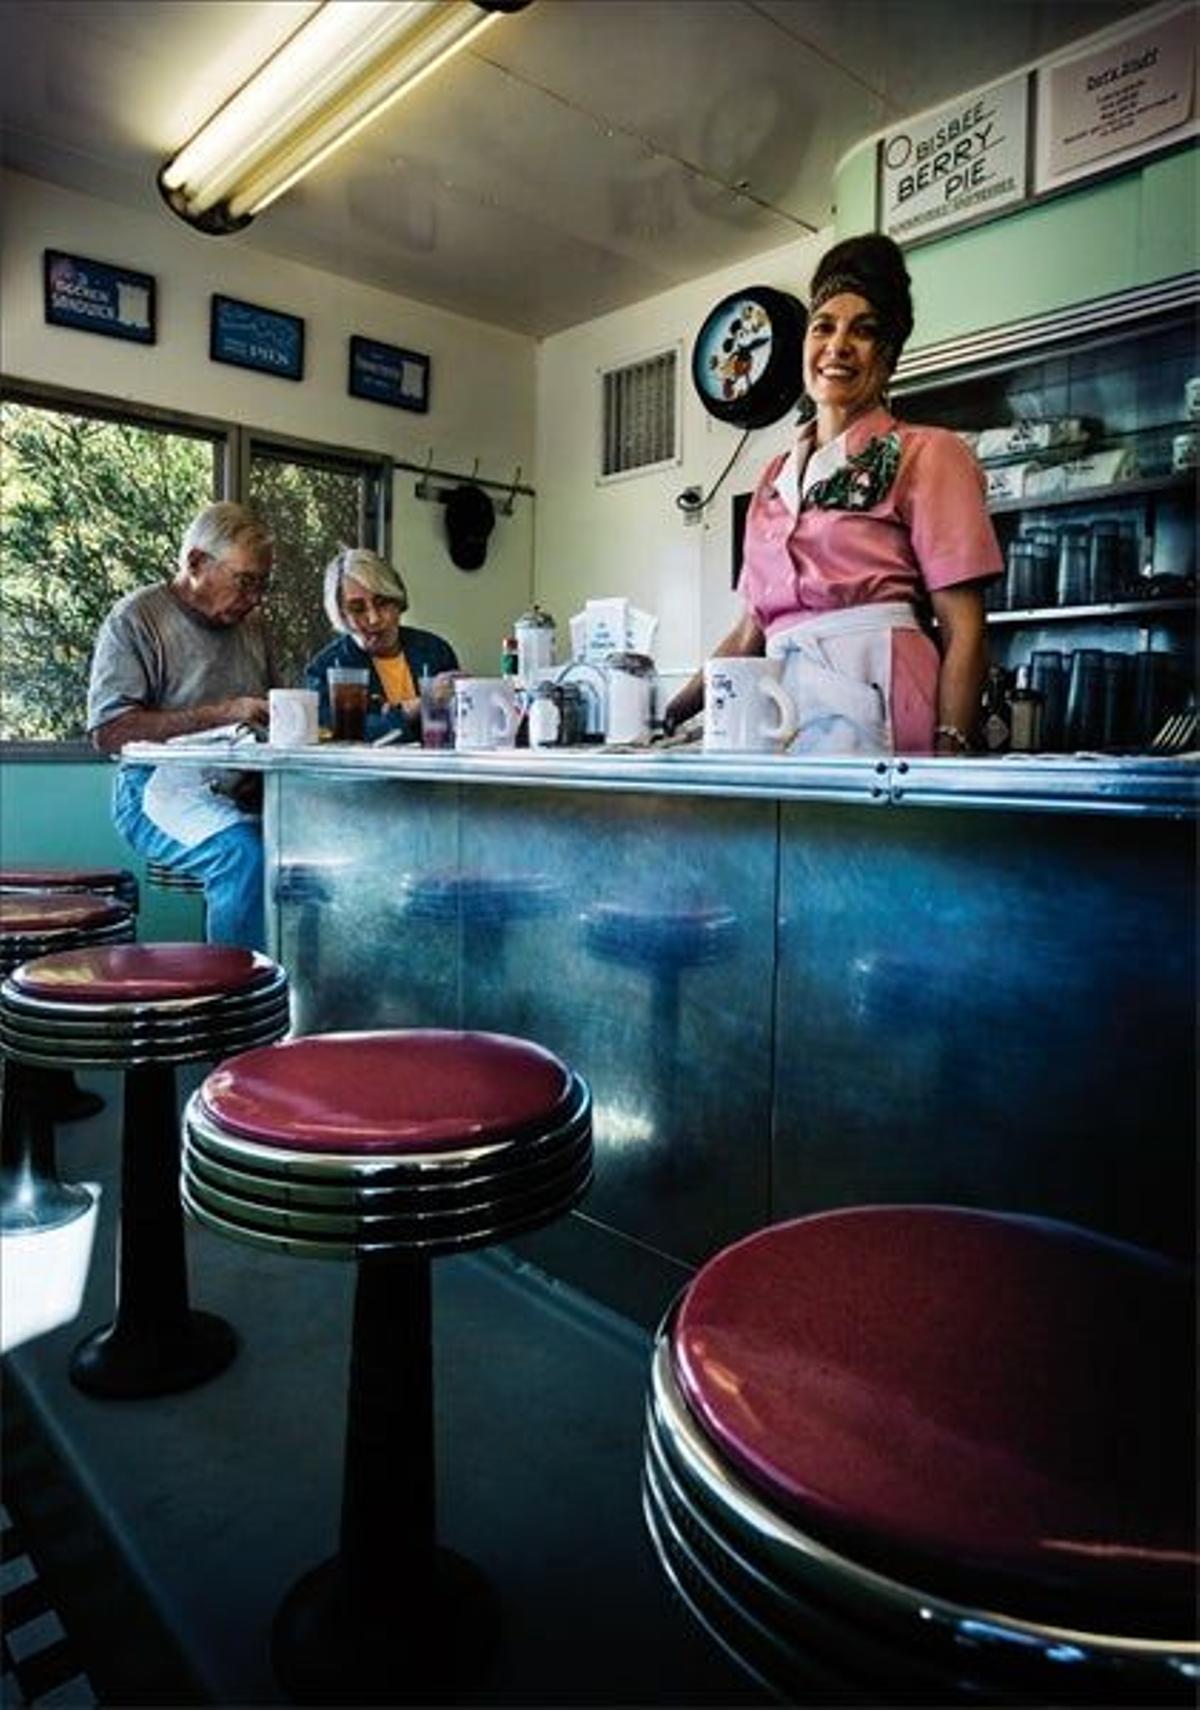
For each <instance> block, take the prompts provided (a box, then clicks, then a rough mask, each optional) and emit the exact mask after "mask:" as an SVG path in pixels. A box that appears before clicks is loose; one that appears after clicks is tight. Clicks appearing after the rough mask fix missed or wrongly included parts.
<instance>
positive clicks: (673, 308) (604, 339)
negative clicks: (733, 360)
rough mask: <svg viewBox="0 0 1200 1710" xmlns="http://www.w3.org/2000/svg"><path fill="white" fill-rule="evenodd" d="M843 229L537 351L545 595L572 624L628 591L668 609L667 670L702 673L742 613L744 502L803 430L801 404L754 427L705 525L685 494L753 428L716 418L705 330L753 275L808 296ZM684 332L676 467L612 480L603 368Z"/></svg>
mask: <svg viewBox="0 0 1200 1710" xmlns="http://www.w3.org/2000/svg"><path fill="white" fill-rule="evenodd" d="M831 235H832V234H831V233H830V232H828V231H826V232H823V233H821V234H819V235H818V236H815V237H812V238H805V239H802V240H799V241H797V242H796V243H792V244H787V245H785V246H784V247H782V248H780V249H773V250H770V251H768V252H767V253H765V254H762V255H759V256H757V257H755V258H754V259H752V260H751V261H749V262H745V263H743V264H741V265H739V266H738V267H736V268H729V269H723V270H722V271H720V272H718V273H710V274H707V275H705V276H704V277H703V278H700V279H695V280H692V281H690V282H689V283H688V284H687V285H681V286H677V287H675V288H674V289H672V290H670V291H665V292H663V293H662V295H660V296H657V297H652V298H649V299H647V300H646V301H645V302H642V303H639V304H637V305H635V306H634V307H633V308H630V309H622V310H621V311H619V312H618V313H616V314H612V315H606V316H604V317H602V318H601V319H599V320H595V321H589V322H587V323H586V324H585V325H583V326H578V327H572V328H571V329H570V330H569V331H567V332H563V333H559V334H556V335H555V336H554V337H553V338H549V339H546V340H545V341H544V342H543V343H542V344H541V345H540V346H539V349H538V359H537V471H538V493H539V501H538V514H537V535H536V551H535V560H534V561H535V567H536V585H537V598H538V600H539V601H540V602H541V603H542V604H543V605H545V606H546V607H548V608H549V610H550V611H551V612H553V614H554V616H555V618H556V619H557V620H558V624H559V630H560V634H561V633H562V632H563V630H564V629H565V626H566V621H567V619H568V618H569V616H570V615H571V613H572V612H576V611H578V610H579V609H580V607H581V606H582V605H583V602H584V601H585V600H586V599H587V598H588V597H589V596H597V595H606V594H607V595H625V596H626V597H627V598H629V599H631V600H633V601H634V602H635V603H636V604H637V605H639V606H642V607H644V608H645V609H646V610H648V611H651V612H654V613H655V614H656V615H657V617H658V619H659V629H658V641H657V647H656V656H657V664H658V666H659V670H660V674H671V675H674V674H676V673H687V672H690V671H691V670H692V669H694V668H695V666H696V665H697V664H698V663H699V662H700V660H701V659H702V658H703V657H704V654H705V652H706V651H707V650H708V649H709V648H710V647H711V646H712V644H713V643H714V642H716V641H718V640H719V639H720V637H721V636H722V635H723V634H724V633H725V631H726V630H727V629H728V628H729V627H730V625H731V624H732V623H733V622H734V620H735V618H736V617H737V615H738V611H739V608H738V602H737V600H736V599H735V597H734V594H733V591H732V586H731V583H732V567H731V562H730V550H731V544H730V521H731V503H732V496H733V494H734V493H738V492H744V491H746V490H747V489H748V488H749V487H750V486H751V485H752V484H753V480H754V478H755V476H756V474H757V472H758V470H759V469H760V468H761V467H762V465H763V464H764V463H765V462H766V461H767V459H768V458H769V457H770V456H771V455H772V454H773V453H774V451H775V450H776V448H777V447H778V446H780V445H782V444H786V442H787V439H788V436H789V434H790V433H791V431H792V420H793V418H792V417H791V415H790V414H789V415H788V416H787V417H785V418H784V419H783V420H782V421H781V422H776V423H775V424H773V425H772V426H771V427H768V428H762V429H760V430H758V431H757V432H756V433H752V434H751V435H750V437H749V439H748V440H747V442H746V445H745V448H744V449H743V451H742V453H741V455H740V457H739V458H738V461H737V462H736V463H735V464H734V466H733V468H732V469H731V471H730V473H729V475H728V476H727V477H726V479H725V481H724V483H723V484H722V487H721V490H720V492H719V493H718V494H717V496H716V498H715V499H714V500H713V502H712V504H711V505H710V506H709V507H708V509H707V510H706V511H705V514H704V521H703V522H702V523H694V524H688V523H685V521H684V520H683V513H682V512H681V511H680V510H679V509H678V507H677V506H676V504H675V498H676V495H677V494H678V493H680V492H682V490H683V489H684V488H685V487H688V486H699V487H701V488H702V490H703V491H704V493H706V494H707V492H708V490H709V488H710V486H711V485H712V483H713V481H714V480H715V479H716V477H717V475H718V474H719V473H720V471H721V470H722V468H723V467H724V465H725V463H726V461H727V460H728V458H729V456H730V455H731V453H732V452H733V449H734V447H735V446H736V444H737V441H738V439H739V437H740V431H741V430H739V429H734V428H731V427H728V426H726V425H724V424H723V423H720V422H717V421H714V419H713V418H712V417H711V416H710V415H708V414H707V412H706V411H705V410H704V409H703V407H702V406H701V404H700V401H699V399H698V398H697V396H696V393H695V390H694V388H693V386H692V383H691V350H692V341H693V340H694V338H695V336H696V333H697V332H698V331H699V328H700V325H701V322H702V321H703V320H704V317H705V315H706V314H707V312H708V310H709V309H711V308H712V307H713V305H714V304H715V303H717V302H719V301H720V299H721V298H722V297H725V296H728V295H729V294H730V293H731V292H734V291H737V290H741V289H743V288H745V287H746V286H749V285H773V286H775V287H776V288H778V289H780V290H784V291H791V292H793V293H795V294H796V295H798V296H801V297H805V296H807V290H808V281H809V277H810V275H811V272H812V269H813V267H814V266H815V264H816V262H817V260H818V258H819V257H820V255H821V253H822V251H823V250H824V249H825V248H826V247H827V246H828V243H829V241H830V238H831ZM675 343H678V344H679V346H680V356H681V360H682V365H683V385H682V392H681V399H682V412H681V447H680V449H681V452H682V458H681V461H680V463H679V465H678V466H677V467H672V468H669V469H667V470H665V471H662V472H659V473H650V474H646V475H633V476H629V477H626V478H624V479H622V480H619V481H614V482H610V483H608V484H606V485H600V484H599V483H598V482H597V479H596V474H597V470H598V467H599V460H598V446H599V428H598V422H599V411H600V396H599V392H600V388H599V380H598V373H599V371H600V370H601V369H603V368H607V367H612V366H614V365H616V364H623V363H625V362H631V361H635V360H636V359H637V358H639V357H641V356H646V355H650V354H652V353H654V352H656V351H659V350H663V349H666V348H667V347H668V346H670V345H672V344H675Z"/></svg>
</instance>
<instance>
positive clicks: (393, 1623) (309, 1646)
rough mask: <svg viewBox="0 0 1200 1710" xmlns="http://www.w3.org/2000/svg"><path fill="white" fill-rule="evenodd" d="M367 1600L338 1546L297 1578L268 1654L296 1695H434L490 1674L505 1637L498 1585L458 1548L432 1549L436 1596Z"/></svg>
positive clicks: (395, 1699) (320, 1700)
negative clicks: (355, 1590) (350, 1583)
mask: <svg viewBox="0 0 1200 1710" xmlns="http://www.w3.org/2000/svg"><path fill="white" fill-rule="evenodd" d="M406 1601H407V1600H406V1599H405V1597H404V1594H403V1593H402V1592H401V1591H400V1590H399V1589H397V1590H396V1593H395V1597H394V1600H391V1601H388V1602H385V1603H383V1604H380V1603H376V1605H375V1607H374V1608H373V1609H372V1608H364V1607H363V1606H362V1604H361V1603H356V1602H355V1601H354V1600H352V1598H351V1597H350V1594H349V1590H348V1587H347V1583H346V1579H345V1576H344V1574H343V1571H342V1561H341V1557H340V1556H333V1557H331V1559H330V1560H329V1561H327V1562H322V1564H321V1566H320V1567H317V1568H314V1569H313V1570H312V1572H311V1573H307V1574H305V1575H304V1577H303V1578H302V1579H299V1580H297V1582H296V1584H295V1585H294V1586H293V1587H292V1589H291V1590H290V1591H289V1592H288V1594H287V1596H286V1597H285V1598H284V1600H283V1602H282V1603H281V1604H280V1606H279V1610H278V1612H277V1614H276V1616H275V1621H274V1624H273V1626H272V1630H271V1662H272V1665H273V1667H274V1669H275V1675H276V1678H277V1680H278V1681H279V1683H280V1685H281V1686H282V1688H283V1690H284V1691H285V1692H286V1693H287V1695H288V1697H289V1699H290V1700H291V1702H292V1703H294V1704H326V1705H328V1704H339V1705H341V1704H438V1703H448V1702H453V1701H454V1700H455V1699H457V1698H460V1697H461V1696H463V1694H464V1693H465V1692H466V1691H468V1690H469V1689H470V1687H472V1686H473V1685H475V1684H477V1683H478V1682H479V1681H480V1680H481V1679H482V1678H483V1676H484V1674H485V1672H486V1670H487V1667H488V1664H489V1662H490V1660H491V1657H492V1655H493V1653H494V1651H495V1649H496V1646H497V1644H498V1642H499V1635H500V1621H499V1611H498V1609H497V1605H496V1600H495V1595H494V1593H493V1591H492V1589H491V1586H490V1585H489V1584H488V1581H487V1580H486V1578H485V1577H484V1575H483V1574H482V1573H481V1572H480V1570H479V1569H478V1568H477V1567H475V1565H474V1564H473V1563H472V1562H469V1561H467V1560H466V1558H465V1557H463V1556H460V1555H457V1554H456V1553H455V1552H454V1551H453V1550H445V1549H439V1550H438V1551H437V1552H436V1569H435V1574H434V1586H433V1593H432V1596H431V1597H430V1598H429V1599H428V1600H422V1606H421V1607H413V1606H412V1605H411V1604H409V1605H408V1607H406Z"/></svg>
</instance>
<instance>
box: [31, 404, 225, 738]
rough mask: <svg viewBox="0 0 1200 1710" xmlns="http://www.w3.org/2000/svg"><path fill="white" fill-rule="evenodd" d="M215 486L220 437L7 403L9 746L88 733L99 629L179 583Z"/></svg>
mask: <svg viewBox="0 0 1200 1710" xmlns="http://www.w3.org/2000/svg"><path fill="white" fill-rule="evenodd" d="M214 479H215V447H214V442H213V441H211V440H206V439H194V438H191V437H189V436H186V435H183V434H178V433H164V432H161V431H160V430H158V429H155V428H145V427H139V426H136V425H134V424H132V423H128V422H108V421H100V420H97V419H95V418H92V417H88V416H77V415H68V414H66V413H64V412H62V411H59V410H47V409H39V408H36V407H34V406H32V405H26V404H17V403H9V402H5V403H3V404H0V572H2V573H0V740H2V741H18V740H20V741H38V740H49V741H66V740H69V739H71V738H79V737H82V736H83V735H84V733H85V729H84V727H85V719H86V709H87V682H88V671H89V668H90V665H91V657H92V645H93V642H94V641H95V637H96V631H97V630H98V629H99V627H100V624H101V621H102V620H103V618H104V617H105V615H106V613H107V612H108V610H109V608H110V607H111V606H112V605H113V604H114V602H115V601H116V600H118V599H119V598H120V597H121V595H122V594H127V593H129V592H131V591H132V590H133V589H134V588H138V587H141V586H142V585H143V584H145V583H147V582H152V581H154V580H155V579H156V578H159V577H168V576H170V575H172V574H173V572H174V570H175V567H176V563H177V554H178V551H179V542H180V539H181V537H182V535H183V532H184V530H185V529H186V527H187V525H188V523H189V522H190V521H191V519H192V517H193V516H194V515H195V513H196V512H197V511H198V510H199V509H200V508H201V507H202V506H203V505H205V504H207V503H209V501H210V500H211V499H212V498H213V496H214Z"/></svg>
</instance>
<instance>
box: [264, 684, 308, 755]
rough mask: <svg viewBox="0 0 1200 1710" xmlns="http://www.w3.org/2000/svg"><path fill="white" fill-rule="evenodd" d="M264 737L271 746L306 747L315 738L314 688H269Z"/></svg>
mask: <svg viewBox="0 0 1200 1710" xmlns="http://www.w3.org/2000/svg"><path fill="white" fill-rule="evenodd" d="M267 705H268V707H269V709H270V725H269V729H268V740H269V741H270V743H271V746H272V748H307V747H308V745H309V744H310V743H312V742H315V741H316V740H317V691H316V690H315V689H272V690H271V691H270V693H269V695H268V697H267Z"/></svg>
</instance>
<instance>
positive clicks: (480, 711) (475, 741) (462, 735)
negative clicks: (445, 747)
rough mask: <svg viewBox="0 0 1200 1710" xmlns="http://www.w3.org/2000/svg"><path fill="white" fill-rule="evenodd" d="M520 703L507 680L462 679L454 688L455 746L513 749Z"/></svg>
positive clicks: (495, 678)
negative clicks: (518, 703)
mask: <svg viewBox="0 0 1200 1710" xmlns="http://www.w3.org/2000/svg"><path fill="white" fill-rule="evenodd" d="M516 736H517V699H516V696H515V694H514V693H513V687H512V684H511V683H510V682H509V681H508V679H507V678H505V677H459V678H458V679H457V680H456V681H455V684H454V746H455V747H456V748H467V749H470V748H474V749H477V750H478V749H483V748H512V747H513V746H514V745H515V743H516Z"/></svg>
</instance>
